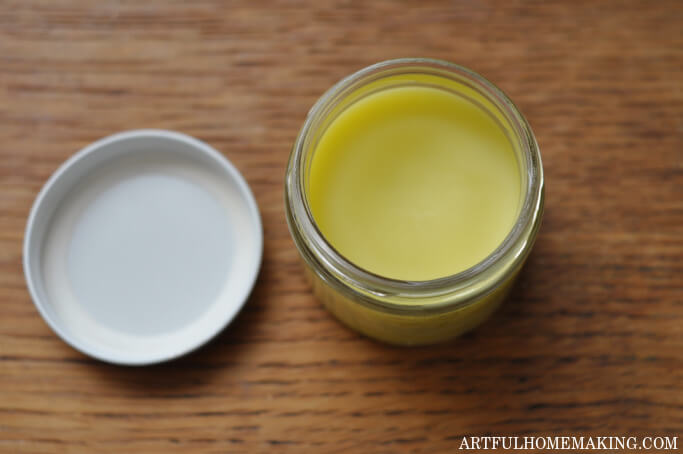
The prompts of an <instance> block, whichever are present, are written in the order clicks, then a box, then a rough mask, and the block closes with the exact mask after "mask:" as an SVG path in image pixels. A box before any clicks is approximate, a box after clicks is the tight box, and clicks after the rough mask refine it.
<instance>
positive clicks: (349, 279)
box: [285, 58, 544, 312]
mask: <svg viewBox="0 0 683 454" xmlns="http://www.w3.org/2000/svg"><path fill="white" fill-rule="evenodd" d="M400 69H409V70H411V71H430V70H431V71H433V74H435V75H443V74H448V75H450V76H455V77H457V78H458V82H460V83H465V84H466V85H469V86H470V87H471V88H473V89H475V90H478V91H480V92H481V94H482V95H484V96H485V97H487V98H488V100H489V101H490V102H491V103H492V104H493V105H494V106H495V107H496V108H497V109H499V110H500V111H501V113H502V114H503V115H504V116H505V118H506V120H507V121H508V122H510V123H511V126H513V127H514V128H515V130H516V133H517V135H518V138H519V139H520V145H521V149H522V153H523V155H524V157H525V158H526V159H525V162H526V164H525V165H524V166H523V170H526V172H527V184H526V188H523V191H524V199H523V202H522V206H521V208H520V210H519V213H518V215H517V218H516V220H515V224H514V225H513V227H512V228H511V229H510V231H509V232H508V234H507V235H506V237H505V239H504V240H503V241H502V242H501V243H500V244H499V245H498V247H497V248H496V249H495V250H494V251H493V252H491V253H490V254H489V255H488V256H486V257H485V258H484V259H482V260H481V261H479V262H478V263H476V264H475V265H473V266H471V267H469V268H467V269H465V270H463V271H460V272H458V273H456V274H452V275H448V276H444V277H439V278H436V279H431V280H422V281H410V280H400V279H394V278H390V277H386V276H381V275H379V274H375V273H373V272H372V271H369V270H366V269H364V268H362V267H360V266H358V265H356V264H354V263H353V262H352V261H350V260H349V259H347V258H346V257H345V256H344V255H343V254H341V253H340V252H339V251H337V250H336V248H334V247H333V246H332V245H331V244H330V243H329V242H328V241H327V239H326V238H325V237H324V235H323V234H322V233H321V232H320V230H319V228H318V226H317V223H316V221H315V219H314V217H313V215H312V213H311V210H310V207H309V205H308V200H307V197H306V192H305V188H304V175H305V172H304V164H305V158H306V155H307V151H309V150H307V149H306V146H305V145H306V141H307V139H309V138H310V135H311V133H312V132H313V131H314V128H312V126H313V125H314V122H315V121H316V119H317V118H319V117H320V115H321V114H323V113H324V111H325V109H326V108H327V107H328V106H329V104H330V103H331V102H333V101H334V100H335V98H336V97H338V96H341V99H343V94H344V91H345V90H348V89H350V88H351V87H353V86H354V85H355V84H357V83H362V82H363V80H365V79H367V78H368V77H370V76H373V75H378V77H377V79H381V78H382V77H391V76H392V75H394V74H393V73H391V74H388V75H387V74H385V75H384V76H382V74H381V73H382V72H384V73H386V72H387V71H392V70H400ZM437 72H438V73H437ZM399 74H402V73H399ZM372 80H376V79H372ZM347 94H348V93H347ZM311 148H313V147H311ZM543 187H544V181H543V166H542V162H541V156H540V150H539V147H538V144H537V142H536V139H535V137H534V134H533V132H532V130H531V127H530V126H529V124H528V123H527V121H526V119H525V118H524V116H523V115H522V114H521V112H520V111H519V109H518V108H517V107H516V106H515V104H514V103H513V102H512V101H511V100H510V99H509V98H508V96H507V95H505V93H503V91H502V90H500V89H499V88H498V87H496V86H495V85H494V84H493V83H492V82H490V81H488V80H487V79H486V78H484V77H483V76H481V75H479V74H477V73H476V72H474V71H472V70H470V69H468V68H465V67H463V66H460V65H457V64H455V63H451V62H448V61H444V60H437V59H432V58H400V59H393V60H386V61H382V62H379V63H376V64H373V65H370V66H367V67H365V68H363V69H361V70H359V71H356V72H355V73H353V74H351V75H349V76H347V77H345V78H343V79H342V80H340V81H339V82H337V83H336V84H334V85H333V86H332V87H331V88H329V89H328V90H327V91H326V92H325V93H324V94H323V95H322V96H321V97H320V98H319V99H318V100H317V101H316V103H315V104H314V105H313V107H312V108H311V109H310V110H309V112H308V115H307V117H306V120H305V122H304V124H303V126H302V128H301V130H300V132H299V134H298V136H297V139H296V141H295V143H294V147H293V149H292V153H291V155H290V160H289V163H288V166H287V175H286V179H285V207H286V212H287V222H288V225H289V229H290V232H291V233H292V236H293V238H294V240H295V244H296V246H297V248H298V249H299V252H300V253H301V254H302V256H303V258H304V259H305V260H306V261H307V262H308V264H309V265H310V266H312V267H313V268H314V271H316V272H317V274H318V275H319V276H320V277H322V278H323V279H324V280H325V281H327V282H328V283H332V284H338V285H336V286H337V287H340V288H342V290H345V291H351V292H352V293H355V294H356V296H360V297H361V298H360V299H361V300H362V301H364V302H365V303H367V304H369V305H371V306H375V307H380V308H382V309H384V310H388V311H391V312H405V311H410V310H415V309H419V310H420V311H422V312H425V311H427V312H429V311H441V310H444V309H452V308H454V306H460V305H463V304H464V305H466V303H467V301H472V300H474V299H475V298H477V297H480V296H481V295H482V294H483V293H485V292H487V291H492V290H493V288H495V285H494V286H485V288H482V286H479V285H474V284H476V282H475V281H476V279H477V277H479V276H482V275H483V274H485V273H487V272H488V271H490V270H492V269H493V268H494V267H495V266H496V264H497V263H499V262H500V261H501V260H503V259H504V258H506V257H507V258H511V260H512V261H513V262H514V263H515V265H516V264H518V263H519V264H521V263H522V262H523V260H524V259H525V258H526V255H527V254H528V251H529V250H530V248H531V246H532V244H533V239H534V237H535V235H536V232H537V230H538V228H539V227H540V219H541V214H542V210H543ZM515 246H517V247H515ZM516 268H517V267H516V266H511V267H509V273H512V272H514V270H515V269H516ZM504 277H505V276H502V277H500V276H499V279H498V280H499V281H500V280H503V279H504ZM455 293H457V294H458V298H456V300H453V299H452V298H447V299H445V300H444V299H443V298H439V297H441V296H444V295H449V294H450V295H453V294H455ZM357 299H358V298H357ZM397 299H398V300H400V302H395V300H397ZM426 300H434V301H433V302H426Z"/></svg>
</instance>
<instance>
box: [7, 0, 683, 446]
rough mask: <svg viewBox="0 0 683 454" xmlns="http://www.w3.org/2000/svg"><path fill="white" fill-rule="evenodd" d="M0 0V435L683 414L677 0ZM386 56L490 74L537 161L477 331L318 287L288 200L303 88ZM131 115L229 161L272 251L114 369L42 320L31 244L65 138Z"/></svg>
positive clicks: (316, 432)
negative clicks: (432, 339) (201, 320)
mask: <svg viewBox="0 0 683 454" xmlns="http://www.w3.org/2000/svg"><path fill="white" fill-rule="evenodd" d="M0 6H1V8H0V451H2V452H7V453H17V452H31V453H52V452H88V453H93V452H115V453H120V452H163V453H168V452H362V453H369V452H387V453H388V452H424V453H435V452H452V451H455V450H457V447H458V446H459V444H460V440H461V437H462V436H463V435H467V434H469V435H485V434H489V435H490V434H497V435H531V434H536V435H561V434H567V433H569V434H575V435H590V434H601V435H606V434H607V435H678V436H679V437H680V435H681V434H682V432H683V328H682V326H683V87H682V80H683V35H682V30H683V4H682V3H681V2H680V1H676V0H672V1H664V0H662V1H657V2H650V1H610V2H607V1H605V2H595V1H572V2H517V1H490V0H481V1H474V0H472V1H461V2H439V1H431V0H429V1H421V2H405V3H398V2H391V1H377V2H361V1H357V2H356V1H337V2H310V3H306V2H299V1H296V2H290V1H280V2H256V1H241V2H229V3H228V2H220V1H214V0H199V1H193V2H187V1H160V0H151V1H134V0H130V1H107V2H87V1H79V0H73V1H55V0H9V1H8V0H4V1H2V2H1V3H0ZM401 56H429V57H437V58H443V59H447V60H451V61H455V62H457V63H460V64H463V65H465V66H468V67H471V68H473V69H474V70H476V71H478V72H480V73H481V74H483V75H485V76H486V77H488V78H489V79H490V80H493V81H494V82H495V83H497V84H498V85H499V86H500V87H501V88H502V89H503V90H505V91H506V92H507V93H508V94H509V95H510V96H511V98H512V99H514V100H515V102H516V103H517V104H518V106H519V107H520V108H521V110H522V111H523V112H524V113H525V115H526V116H527V118H528V119H529V121H530V123H531V125H532V127H533V128H534V130H535V133H536V135H537V138H538V141H539V143H540V146H541V150H542V154H543V159H544V165H545V171H546V178H547V204H546V207H547V209H546V215H545V220H544V225H543V228H542V230H541V234H540V237H539V240H538V242H537V245H536V247H535V250H534V252H533V254H532V257H531V259H530V262H529V263H528V265H527V267H526V268H525V270H524V272H523V273H522V276H521V281H520V282H519V285H517V287H516V288H515V290H514V292H513V294H512V296H511V298H510V299H509V301H508V302H507V303H506V304H505V305H504V307H503V309H501V311H500V312H498V313H497V315H496V316H495V317H494V318H493V319H492V320H491V321H490V322H488V323H486V324H485V325H484V326H482V327H481V328H480V329H478V330H476V331H475V332H473V333H471V334H468V335H466V336H464V337H463V338H461V339H459V340H457V341H455V342H453V343H450V344H448V345H443V346H437V347H430V348H419V349H401V348H392V347H387V346H384V345H380V344H377V343H375V342H372V341H370V340H367V339H365V338H362V337H360V336H358V335H356V334H355V333H353V332H350V331H348V330H347V329H345V328H344V327H342V326H341V325H340V324H338V323H337V322H336V321H335V320H334V319H332V318H331V317H330V316H329V315H328V314H327V313H326V312H325V311H324V310H323V309H322V307H321V306H320V304H318V302H317V301H315V300H314V299H313V298H312V296H311V294H310V291H309V288H308V286H307V285H306V283H305V282H304V279H303V276H302V272H301V269H300V268H299V265H298V262H297V253H296V250H295V248H294V246H293V243H292V241H291V239H290V237H289V234H288V231H287V227H286V223H285V217H284V212H283V202H282V201H283V194H282V187H283V175H284V167H285V163H286V160H287V157H288V154H289V150H290V147H291V145H292V142H293V140H294V138H295V136H296V134H297V131H298V128H299V127H300V125H301V124H302V122H303V119H304V116H305V114H306V112H307V110H308V109H309V108H310V106H311V105H312V104H313V102H314V101H315V100H316V99H317V97H318V96H320V95H321V94H322V93H323V92H324V91H325V90H326V89H327V88H328V87H329V86H331V85H332V84H333V83H334V82H336V81H337V80H338V79H340V78H341V77H343V76H345V75H347V74H349V73H351V72H353V71H355V70H357V69H359V68H361V67H363V66H366V65H368V64H371V63H373V62H376V61H379V60H384V59H388V58H394V57H401ZM140 127H149V128H168V129H174V130H180V131H183V132H186V133H188V134H191V135H193V136H196V137H198V138H201V139H203V140H205V141H207V142H209V143H210V144H211V145H213V146H215V147H216V148H218V149H219V150H221V151H222V152H223V153H224V154H225V155H226V156H228V158H229V159H230V160H231V161H232V162H233V163H235V165H236V166H237V167H238V168H239V169H240V170H241V171H242V172H243V173H244V175H245V177H246V179H247V180H248V182H249V183H250V185H251V186H252V188H253V190H254V192H255V195H256V198H257V200H258V203H259V205H260V208H261V212H262V216H263V221H264V227H265V256H264V261H263V269H262V271H261V274H260V277H259V281H258V284H257V287H256V290H255V292H254V294H253V296H252V297H251V299H250V301H249V302H248V304H247V306H246V308H245V309H244V311H243V313H242V314H241V315H240V317H239V318H238V320H237V321H236V322H235V323H234V324H233V325H232V326H231V327H230V328H229V329H227V330H226V331H225V332H224V333H223V334H221V335H220V336H219V337H218V338H217V339H216V340H215V341H214V342H213V343H211V344H210V345H208V346H206V347H205V348H203V349H201V350H200V351H198V352H196V353H194V354H192V355H190V356H187V357H185V358H182V359H180V360H178V361H175V362H172V363H168V364H164V365H160V366H155V367H148V368H122V367H115V366H109V365H106V364H103V363H100V362H97V361H94V360H91V359H89V358H87V357H84V356H83V355H81V354H79V353H77V352H76V351H74V350H72V349H71V348H69V347H68V346H67V345H65V344H64V343H63V342H62V341H60V340H59V339H58V338H57V337H56V336H55V335H54V334H53V333H52V332H51V331H50V329H49V328H48V327H47V325H46V324H45V323H44V322H43V320H42V319H41V318H40V316H39V315H38V313H37V312H36V310H35V309H34V307H33V305H32V304H31V300H30V297H29V295H28V292H27V290H26V288H25V284H24V279H23V275H22V270H21V243H22V239H23V229H24V224H25V220H26V217H27V214H28V211H29V208H30V206H31V203H32V201H33V198H34V197H35V196H36V194H37V192H38V190H39V189H40V187H41V185H42V184H43V183H44V182H45V180H46V179H47V177H48V176H49V175H50V174H51V172H53V171H54V170H55V169H56V168H57V166H58V165H59V164H60V163H61V162H62V161H63V160H64V159H66V158H67V157H68V156H70V155H71V154H72V153H74V152H75V151H76V150H78V149H79V148H81V147H83V146H84V145H86V144H87V143H89V142H91V141H93V140H95V139H98V138H100V137H102V136H105V135H108V134H110V133H113V132H116V131H120V130H125V129H132V128H140ZM680 442H681V439H680V438H679V444H680Z"/></svg>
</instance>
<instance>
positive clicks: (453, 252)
mask: <svg viewBox="0 0 683 454" xmlns="http://www.w3.org/2000/svg"><path fill="white" fill-rule="evenodd" d="M520 191H521V177H520V170H519V164H518V162H517V159H516V155H515V151H514V149H513V147H512V144H511V143H510V140H509V139H508V137H507V136H506V134H505V132H504V130H503V129H502V127H501V126H500V125H499V123H498V122H497V121H496V120H495V119H494V118H493V117H492V116H490V115H489V114H488V113H487V112H486V111H485V110H484V109H482V108H481V107H480V106H479V105H478V104H477V103H476V102H474V101H472V100H470V99H468V98H466V97H463V96H460V95H458V94H455V93H453V92H451V91H449V90H447V89H440V88H433V87H430V86H419V85H415V86H394V87H390V88H385V89H382V90H379V91H377V92H375V93H372V94H369V95H366V96H364V97H362V98H361V99H359V100H358V101H356V102H354V103H352V104H351V105H349V106H348V107H347V108H345V109H344V110H343V111H341V112H340V113H339V114H338V115H337V117H336V118H335V119H334V120H332V122H331V123H330V124H329V125H328V127H327V129H326V130H325V131H324V132H323V133H322V135H321V136H320V138H319V141H318V143H317V145H316V148H315V151H314V154H313V159H312V162H311V166H310V174H309V183H308V199H309V204H310V208H311V212H312V215H313V218H314V220H315V222H316V224H317V226H318V228H319V229H320V232H321V233H322V235H323V236H324V237H325V239H326V240H327V241H328V242H329V243H330V244H331V245H332V246H333V247H334V248H335V249H336V250H337V251H338V252H339V253H340V254H341V255H342V256H344V257H346V258H347V259H348V260H349V261H351V262H352V263H354V264H355V265H357V266H359V267H361V268H363V269H365V270H367V271H370V272H372V273H375V274H378V275H380V276H383V277H388V278H392V279H400V280H410V281H425V280H431V279H436V278H441V277H445V276H449V275H453V274H455V273H458V272H460V271H463V270H466V269H467V268H470V267H472V266H474V265H476V264H477V263H479V262H480V261H482V260H483V259H484V258H486V257H487V256H488V255H489V254H491V253H492V252H493V251H494V250H495V249H496V248H497V247H498V246H499V245H500V244H501V242H502V241H503V240H504V238H505V237H506V236H507V234H508V233H509V232H510V230H511V228H512V226H513V225H514V223H515V220H516V218H517V216H518V213H519V205H520Z"/></svg>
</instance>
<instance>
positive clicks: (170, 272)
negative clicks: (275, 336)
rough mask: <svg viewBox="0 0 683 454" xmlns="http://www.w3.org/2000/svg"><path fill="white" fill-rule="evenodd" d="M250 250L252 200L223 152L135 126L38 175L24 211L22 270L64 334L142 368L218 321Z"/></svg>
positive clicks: (189, 344)
mask: <svg viewBox="0 0 683 454" xmlns="http://www.w3.org/2000/svg"><path fill="white" fill-rule="evenodd" d="M262 251H263V232H262V227H261V220H260V216H259V212H258V207H257V205H256V201H255V200H254V197H253V195H252V193H251V190H250V189H249V187H248V185H247V183H246V182H245V180H244V178H243V177H242V175H240V173H239V171H237V169H235V167H233V165H232V164H231V163H230V162H229V161H228V160H227V159H225V158H224V157H223V156H222V155H221V154H220V153H218V152H217V151H216V150H215V149H213V148H212V147H210V146H209V145H207V144H205V143H203V142H201V141H199V140H196V139H194V138H192V137H189V136H187V135H184V134H180V133H177V132H171V131H161V130H137V131H129V132H123V133H120V134H115V135H113V136H110V137H107V138H104V139H102V140H99V141H97V142H95V143H93V144H91V145H89V146H87V147H85V148H84V149H83V150H81V151H79V152H78V153H76V154H75V155H74V156H72V157H71V158H70V159H69V160H67V161H66V162H65V163H64V164H63V165H62V166H61V167H60V168H59V169H58V170H57V171H56V172H55V173H54V174H53V175H52V177H50V179H49V180H48V182H47V183H46V184H45V186H44V187H43V188H42V190H41V191H40V193H39V194H38V197H37V198H36V201H35V202H34V205H33V208H32V210H31V214H30V216H29V219H28V224H27V227H26V235H25V239H24V273H25V276H26V281H27V284H28V288H29V291H30V293H31V296H32V298H33V301H34V303H35V305H36V307H37V308H38V310H39V312H40V314H41V315H42V316H43V318H44V319H45V321H46V322H47V323H48V325H50V327H51V328H52V329H53V330H54V331H55V332H56V333H57V334H58V335H59V336H60V337H61V338H62V339H64V341H66V342H67V343H69V344H70V345H72V346H73V347H74V348H76V349H78V350H80V351H81V352H83V353H86V354H88V355H90V356H93V357H95V358H98V359H101V360H103V361H107V362H111V363H116V364H127V365H143V364H152V363H157V362H161V361H166V360H169V359H172V358H175V357H177V356H180V355H183V354H185V353H187V352H189V351H191V350H193V349H195V348H197V347H199V346H201V345H202V344H204V343H205V342H207V341H208V340H209V339H211V338H212V337H213V336H215V335H216V334H217V333H218V332H220V331H221V330H222V329H223V328H224V327H225V326H226V325H228V324H229V323H230V322H231V321H232V320H233V318H234V317H235V315H236V314H237V313H238V311H239V310H240V308H241V307H242V306H243V304H244V303H245V301H246V299H247V298H248V296H249V293H250V292H251V289H252V287H253V285H254V282H255V280H256V277H257V275H258V271H259V268H260V264H261V256H262Z"/></svg>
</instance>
